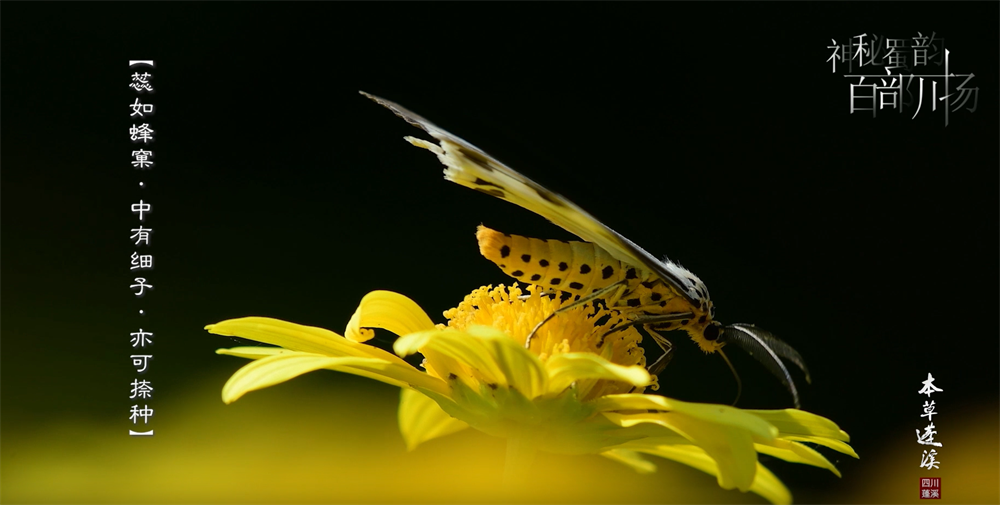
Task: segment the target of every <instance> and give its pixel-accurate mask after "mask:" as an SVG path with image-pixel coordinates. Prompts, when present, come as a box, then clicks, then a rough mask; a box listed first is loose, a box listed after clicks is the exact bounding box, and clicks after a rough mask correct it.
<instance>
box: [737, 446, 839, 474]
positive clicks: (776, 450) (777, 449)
mask: <svg viewBox="0 0 1000 505" xmlns="http://www.w3.org/2000/svg"><path fill="white" fill-rule="evenodd" d="M754 447H756V448H757V452H759V453H761V454H767V455H768V456H774V457H776V458H781V459H783V460H785V461H788V462H789V463H802V464H804V465H812V466H818V467H820V468H826V469H827V470H830V471H831V472H833V474H834V475H836V476H837V477H840V470H837V467H835V466H833V463H830V460H828V459H826V458H825V457H824V456H823V455H822V454H820V453H818V452H816V451H815V450H813V449H812V448H810V447H807V446H805V445H802V444H800V443H798V442H792V441H789V440H781V439H780V438H779V439H776V440H775V441H773V442H770V443H767V444H755V445H754Z"/></svg>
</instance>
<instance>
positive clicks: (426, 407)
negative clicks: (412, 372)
mask: <svg viewBox="0 0 1000 505" xmlns="http://www.w3.org/2000/svg"><path fill="white" fill-rule="evenodd" d="M468 427H469V425H468V424H467V423H466V422H465V421H461V420H458V419H455V418H454V417H451V416H450V415H448V413H447V412H445V411H444V410H442V409H441V406H440V405H438V404H437V402H435V401H434V400H432V399H430V398H428V397H427V396H426V395H424V394H423V393H420V392H419V391H415V390H412V389H403V391H402V396H401V397H400V401H399V431H400V432H401V433H402V434H403V441H404V442H406V449H407V450H410V451H412V450H413V449H416V447H417V446H418V445H420V444H422V443H424V442H426V441H428V440H431V439H434V438H438V437H443V436H445V435H450V434H452V433H455V432H457V431H461V430H464V429H465V428H468Z"/></svg>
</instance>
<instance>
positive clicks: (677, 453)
mask: <svg viewBox="0 0 1000 505" xmlns="http://www.w3.org/2000/svg"><path fill="white" fill-rule="evenodd" d="M636 450H638V451H641V452H644V453H646V454H653V455H656V456H660V457H663V458H667V459H672V460H674V461H677V462H679V463H683V464H685V465H688V466H690V467H693V468H697V469H698V470H701V471H703V472H705V473H707V474H710V475H715V476H718V475H719V467H718V465H717V464H716V462H715V460H714V459H712V458H711V457H710V456H709V455H708V454H706V453H705V451H704V450H703V449H702V448H700V447H698V446H694V445H661V446H656V447H648V448H643V449H639V448H637V449H636ZM749 491H750V492H752V493H756V494H758V495H760V496H762V497H764V498H765V499H767V500H768V501H770V502H771V503H774V504H775V505H786V504H790V503H792V494H791V493H790V492H789V491H788V488H786V487H785V485H784V484H782V483H781V481H780V480H778V478H777V477H775V476H774V474H773V473H771V472H770V471H769V470H768V469H767V468H765V467H764V466H763V465H761V464H760V463H757V468H756V471H755V473H754V480H753V484H752V485H751V486H750V489H749Z"/></svg>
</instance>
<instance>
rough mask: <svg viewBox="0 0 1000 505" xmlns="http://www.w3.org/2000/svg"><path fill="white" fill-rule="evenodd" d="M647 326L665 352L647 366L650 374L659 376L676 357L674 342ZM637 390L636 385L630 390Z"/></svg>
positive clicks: (630, 391) (654, 339)
mask: <svg viewBox="0 0 1000 505" xmlns="http://www.w3.org/2000/svg"><path fill="white" fill-rule="evenodd" d="M645 328H646V331H648V332H649V334H650V335H651V336H652V337H653V341H654V342H656V345H658V346H660V349H662V350H663V354H662V355H660V357H659V358H656V361H654V362H653V364H652V365H649V366H648V367H646V370H648V371H649V375H652V376H657V375H660V372H662V371H663V369H664V368H666V367H667V365H668V364H670V360H672V359H673V358H674V344H673V343H672V342H671V341H670V340H668V339H667V337H664V336H663V335H661V334H660V333H659V332H657V331H656V330H654V329H653V328H651V327H649V326H646V327H645ZM635 390H636V387H635V386H632V389H629V390H628V392H629V393H632V392H633V391H635Z"/></svg>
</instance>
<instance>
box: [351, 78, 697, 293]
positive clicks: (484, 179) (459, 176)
mask: <svg viewBox="0 0 1000 505" xmlns="http://www.w3.org/2000/svg"><path fill="white" fill-rule="evenodd" d="M361 94H362V95H364V96H366V97H368V98H370V99H372V100H374V101H375V102H377V103H379V104H381V105H383V106H385V107H386V108H388V109H389V110H391V111H392V112H393V113H395V114H396V115H397V116H399V117H401V118H403V119H404V120H406V122H408V123H410V124H411V125H413V126H416V127H418V128H421V129H422V130H424V131H426V132H427V133H429V134H430V135H431V136H432V137H434V138H436V139H437V140H439V141H440V142H441V145H440V147H439V146H436V145H434V144H431V143H429V142H425V141H422V140H420V139H415V138H412V137H407V140H409V141H410V142H411V143H413V144H415V145H417V146H420V147H424V148H427V149H429V150H431V151H433V152H435V153H436V154H437V155H438V158H440V160H441V162H442V163H444V164H445V166H446V167H447V168H445V178H446V179H448V180H450V181H452V182H455V183H457V184H461V185H462V186H465V187H468V188H472V189H475V190H478V191H481V192H484V193H487V194H490V195H493V196H495V197H497V198H500V199H502V200H506V201H508V202H510V203H513V204H515V205H518V206H520V207H523V208H525V209H527V210H529V211H531V212H534V213H535V214H538V215H540V216H542V217H544V218H546V219H548V220H549V221H551V222H552V223H554V224H556V225H557V226H559V227H561V228H563V229H565V230H566V231H568V232H570V233H572V234H574V235H576V236H577V237H580V238H581V239H583V240H586V241H587V242H592V243H594V244H596V245H597V246H598V247H600V248H601V249H604V250H605V251H607V252H608V254H610V255H611V256H613V257H614V258H615V259H617V260H619V261H621V262H623V263H626V264H628V265H632V266H638V267H641V268H643V269H646V270H648V271H650V272H652V273H654V274H655V275H656V276H657V277H659V278H660V279H662V280H663V281H664V282H666V283H668V284H670V285H671V286H672V287H673V288H674V289H675V290H676V291H677V292H678V293H680V294H682V295H683V296H684V297H685V298H686V299H687V300H688V301H689V302H690V303H692V304H693V305H695V306H698V305H699V304H700V300H701V298H702V296H701V295H700V294H699V293H698V291H697V290H696V289H695V288H696V284H697V285H701V288H702V289H703V290H704V285H703V284H702V283H701V281H700V280H698V279H697V277H695V276H694V274H692V273H690V272H688V271H687V270H686V269H684V268H682V267H680V266H679V265H676V264H674V263H672V262H661V261H660V260H658V259H656V258H655V257H654V256H653V255H651V254H649V253H648V252H646V251H645V250H643V249H642V248H641V247H639V246H638V245H636V244H635V243H634V242H632V241H631V240H629V239H627V238H625V237H624V236H622V235H621V234H619V233H618V232H616V231H614V230H612V229H611V228H608V227H607V226H606V225H604V224H603V223H601V222H600V221H598V220H597V218H595V217H594V216H592V215H590V214H589V213H588V212H587V211H585V210H583V209H581V208H580V207H579V206H577V205H576V204H574V203H573V202H571V201H569V200H568V199H566V198H565V197H563V196H561V195H559V194H557V193H554V192H552V191H549V190H548V189H545V188H544V187H543V186H542V185H540V184H538V183H536V182H535V181H532V180H531V179H529V178H527V177H525V176H524V175H522V174H520V173H519V172H517V171H516V170H514V169H512V168H510V167H508V166H507V165H504V164H503V163H501V162H500V161H498V160H496V159H495V158H493V157H492V156H490V155H489V154H486V153H485V152H484V151H483V150H481V149H479V148H478V147H476V146H474V145H472V144H470V143H469V142H466V141H465V140H463V139H462V138H460V137H458V136H456V135H452V134H451V133H448V132H447V131H445V130H443V129H441V128H439V127H437V126H435V125H434V123H431V122H430V121H428V120H426V119H424V118H423V117H421V116H419V115H417V114H414V113H413V112H410V111H409V110H407V109H406V108H404V107H402V106H400V105H398V104H396V103H394V102H391V101H389V100H385V99H383V98H379V97H377V96H374V95H370V94H368V93H365V92H363V91H362V92H361ZM704 291H705V294H706V295H707V290H704Z"/></svg>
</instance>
